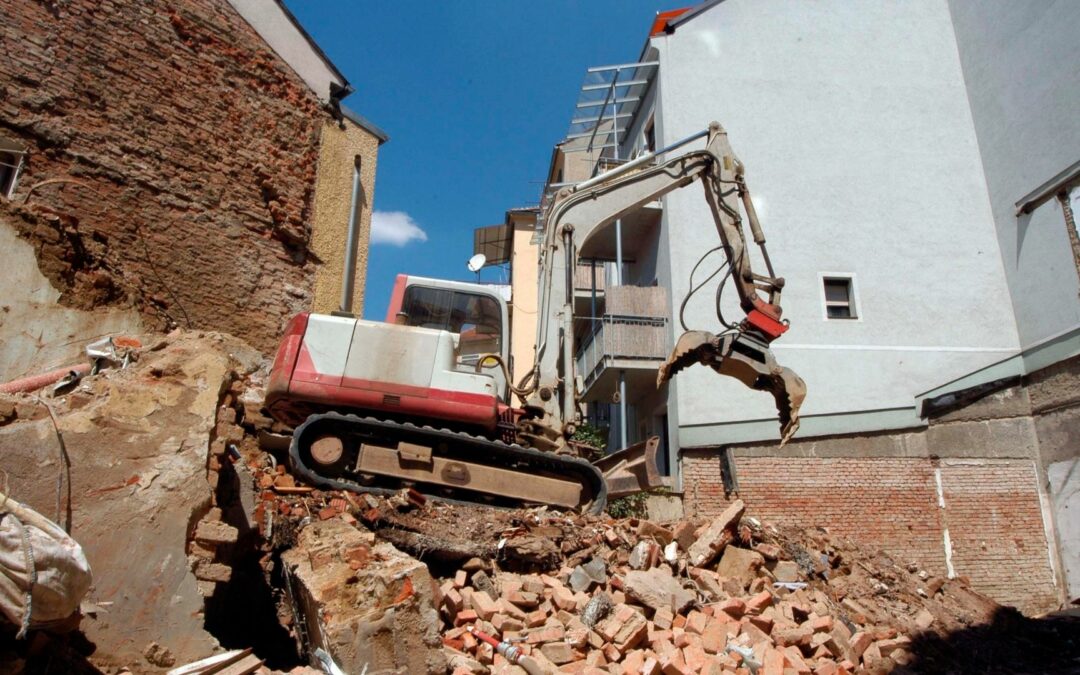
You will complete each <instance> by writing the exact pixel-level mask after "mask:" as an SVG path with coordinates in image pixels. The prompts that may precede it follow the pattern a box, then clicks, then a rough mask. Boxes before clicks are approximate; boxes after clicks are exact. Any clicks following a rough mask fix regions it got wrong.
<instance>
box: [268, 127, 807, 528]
mask: <svg viewBox="0 0 1080 675" xmlns="http://www.w3.org/2000/svg"><path fill="white" fill-rule="evenodd" d="M703 138H704V139H705V148H704V149H695V150H688V151H685V152H682V153H681V154H678V155H675V156H673V157H671V158H670V159H661V158H662V157H665V156H667V155H669V154H671V153H673V151H675V150H677V149H680V148H682V147H683V146H686V145H688V144H690V143H692V142H694V141H697V140H699V139H703ZM695 181H700V182H701V184H702V186H703V187H704V193H705V200H706V202H707V203H708V206H709V208H710V211H711V213H712V216H713V219H714V221H715V225H716V231H717V234H718V236H719V246H718V247H717V248H719V249H720V250H722V251H723V253H724V255H725V257H726V264H727V270H728V274H729V277H727V278H730V279H731V280H732V282H733V286H734V287H735V289H736V291H737V293H738V296H739V301H740V303H739V304H740V307H741V309H742V311H743V313H744V314H745V317H744V318H743V319H742V320H741V321H740V322H739V323H737V324H729V323H726V322H725V321H724V318H723V317H722V316H719V318H720V321H721V323H722V324H723V325H724V326H725V330H724V331H723V332H721V333H718V334H714V333H711V332H708V331H699V330H695V331H687V332H685V333H683V335H682V336H681V337H680V338H679V339H678V341H677V342H676V345H675V348H674V350H673V351H672V353H671V355H670V356H669V357H668V359H667V360H666V361H665V362H664V363H663V364H662V365H661V366H660V368H659V370H658V373H657V386H658V387H659V386H661V385H663V383H664V382H666V381H667V380H669V379H670V378H672V377H673V376H674V375H676V374H677V373H678V372H679V371H680V370H682V369H684V368H687V367H690V366H692V365H694V364H702V365H705V366H707V367H709V368H712V369H713V370H714V371H716V372H717V373H720V374H721V375H727V376H730V377H734V378H735V379H737V380H739V381H740V382H742V383H744V384H745V385H747V386H748V387H751V388H752V389H755V390H759V391H762V392H767V393H769V394H771V395H772V396H773V398H774V400H775V403H776V408H777V412H778V415H779V422H780V438H781V442H782V443H783V442H786V441H787V440H788V439H789V438H791V436H792V435H793V434H794V433H795V431H796V430H797V429H798V426H799V408H800V406H801V405H802V402H803V399H804V397H805V395H806V386H805V384H804V383H803V381H802V379H801V378H799V376H798V375H796V374H795V373H794V372H793V371H791V370H790V369H788V368H785V367H782V366H780V365H779V364H777V362H776V360H775V358H774V357H773V354H772V352H771V351H770V349H769V345H770V343H771V342H772V341H773V340H775V339H776V338H778V337H780V336H781V335H782V334H783V333H784V332H785V331H787V330H788V326H789V324H788V322H787V321H786V320H784V319H783V318H782V310H781V307H780V296H781V292H782V290H783V287H784V279H783V278H782V277H778V276H776V274H775V273H774V272H773V268H772V262H771V261H770V259H769V256H768V253H767V251H766V249H765V237H764V235H763V233H762V231H761V226H760V224H759V222H758V217H757V214H756V212H755V210H754V205H753V203H752V201H751V199H750V192H749V190H748V188H747V186H746V179H745V171H744V167H743V164H742V163H741V162H740V161H739V160H738V158H737V157H736V156H735V153H734V152H733V151H732V149H731V146H730V144H729V142H728V137H727V133H726V132H725V131H724V129H723V128H722V127H721V126H720V125H719V124H718V123H716V122H713V123H712V124H710V125H709V127H708V128H707V129H706V130H703V131H701V132H699V133H697V134H694V135H692V136H689V137H687V138H685V139H683V140H681V141H679V142H677V143H674V144H672V145H670V146H668V147H666V148H663V149H660V150H657V151H655V152H651V153H647V154H644V155H642V156H640V157H638V158H637V159H635V160H633V161H630V162H628V163H626V164H623V165H622V166H619V167H617V168H615V169H612V170H610V171H607V172H605V173H602V174H600V175H598V176H595V177H594V178H591V179H589V180H587V181H584V182H581V183H577V184H575V185H572V186H569V187H564V188H562V189H560V190H559V191H558V192H557V193H556V194H555V196H554V198H553V199H552V200H551V201H550V203H549V204H548V206H547V207H546V208H545V210H544V212H543V214H542V222H543V232H544V235H543V236H544V239H543V243H542V248H541V251H540V277H539V279H540V283H539V301H538V308H539V310H538V312H539V316H538V326H537V335H536V342H535V348H534V355H535V359H534V364H533V366H532V368H531V369H530V370H529V371H528V372H527V373H526V375H525V376H524V377H522V378H520V379H519V381H518V382H517V383H513V382H511V378H510V375H509V368H508V361H509V356H508V352H509V339H508V337H509V332H508V331H509V327H508V320H507V319H508V311H507V304H506V301H505V300H504V299H503V298H502V297H501V296H500V294H499V293H498V291H497V289H496V288H494V287H491V286H485V285H482V284H471V283H463V282H453V281H442V280H435V279H426V278H421V277H412V276H405V275H399V276H398V278H397V280H396V283H395V285H394V290H393V292H392V295H391V301H390V306H389V309H388V311H387V320H386V321H384V322H378V321H369V320H363V319H357V318H355V317H353V316H348V315H345V316H340V315H333V314H329V315H328V314H313V313H306V312H305V313H301V314H299V315H297V316H296V317H294V318H293V319H292V320H291V321H290V322H289V323H288V325H287V327H286V330H285V335H284V337H283V339H282V341H281V343H280V346H279V348H278V351H277V354H276V356H275V359H274V363H273V367H272V369H271V373H270V377H269V380H268V384H267V391H266V402H265V403H266V408H267V409H268V411H269V412H270V414H271V415H272V416H273V417H274V418H275V419H277V420H278V421H280V422H282V423H284V424H286V425H289V426H292V427H294V431H293V435H292V439H291V445H290V449H289V458H290V464H291V469H292V471H293V472H294V473H295V474H298V475H299V476H300V477H302V478H303V479H305V480H307V481H308V482H310V483H312V484H314V485H319V486H323V487H328V488H333V489H345V490H352V491H356V492H372V493H383V494H389V493H392V492H395V491H397V490H399V489H401V487H402V485H408V486H413V487H415V488H416V489H418V490H420V491H421V492H423V493H424V494H427V495H428V496H430V497H433V498H436V499H442V500H446V501H451V502H455V501H459V502H468V503H476V502H481V503H489V504H493V505H528V504H547V505H550V506H554V507H559V508H566V509H572V510H578V511H582V512H586V513H598V512H600V511H602V510H603V508H604V506H605V503H606V500H607V499H609V498H612V497H615V496H619V495H625V494H630V493H632V492H636V491H640V490H647V489H651V488H654V487H657V486H658V485H659V484H660V482H661V477H660V474H659V471H658V470H657V467H656V450H657V447H658V445H659V441H658V439H657V438H655V437H654V438H651V439H649V440H647V441H645V442H643V443H639V444H637V445H635V446H633V447H631V448H626V449H622V450H619V451H617V452H615V453H612V454H610V455H607V456H605V457H603V458H601V459H600V460H598V461H597V462H595V463H593V462H590V461H588V460H587V459H586V458H585V457H583V456H582V455H583V453H582V452H581V449H580V447H579V446H578V444H577V443H576V442H575V441H574V440H573V437H574V434H575V432H576V430H577V428H578V426H579V425H580V424H581V419H582V415H581V410H582V407H583V406H582V404H581V391H582V389H583V385H582V379H581V377H579V376H578V375H577V374H576V373H575V372H574V369H575V360H574V355H575V349H574V331H573V309H574V285H573V271H574V270H575V268H576V265H577V262H578V252H579V251H580V250H582V248H583V247H584V246H585V245H586V244H587V243H588V242H589V241H590V239H591V238H593V237H595V236H598V235H599V234H600V233H601V231H602V229H603V228H604V226H605V225H607V224H609V223H611V222H613V221H614V220H615V219H617V218H620V217H621V216H623V215H626V214H627V213H629V212H631V211H633V210H634V209H637V208H639V207H641V206H642V205H645V204H648V203H649V202H652V201H654V200H656V199H658V198H659V197H661V196H663V195H665V194H667V193H669V192H671V191H673V190H676V189H678V188H681V187H684V186H686V185H689V184H690V183H693V182H695ZM744 213H745V218H744V216H743V214H744ZM744 223H745V224H748V226H749V229H750V232H751V235H752V237H753V240H754V243H755V244H756V245H757V246H758V247H759V250H760V253H761V258H762V260H763V261H764V264H765V267H766V269H765V272H766V274H763V275H762V274H757V273H756V272H754V270H753V269H752V267H751V261H750V255H749V252H748V250H747V242H746V237H745V235H744ZM725 280H726V278H725ZM692 292H693V291H691V293H692ZM717 313H718V315H720V311H719V299H718V301H717ZM511 395H512V396H513V397H514V398H516V401H515V400H514V398H512V397H511Z"/></svg>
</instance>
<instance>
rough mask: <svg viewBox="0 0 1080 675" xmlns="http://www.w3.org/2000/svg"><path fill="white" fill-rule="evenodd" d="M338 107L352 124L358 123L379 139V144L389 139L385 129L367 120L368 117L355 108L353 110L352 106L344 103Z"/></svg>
mask: <svg viewBox="0 0 1080 675" xmlns="http://www.w3.org/2000/svg"><path fill="white" fill-rule="evenodd" d="M340 107H341V114H342V115H343V116H344V117H345V118H346V119H347V120H349V121H350V122H353V123H354V124H356V125H358V126H359V127H361V128H362V129H364V130H366V131H368V132H369V133H370V134H371V135H372V136H374V137H375V138H377V139H379V145H382V144H383V143H385V142H387V141H388V140H390V136H389V135H388V134H387V133H386V132H385V131H383V130H382V129H380V128H379V127H378V126H376V125H375V124H374V123H373V122H371V121H370V120H368V118H366V117H364V116H363V115H361V114H360V113H358V112H356V111H355V110H353V109H352V108H350V107H348V106H346V105H344V104H342V105H341V106H340Z"/></svg>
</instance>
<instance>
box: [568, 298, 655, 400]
mask: <svg viewBox="0 0 1080 675" xmlns="http://www.w3.org/2000/svg"><path fill="white" fill-rule="evenodd" d="M606 305H607V307H606V311H605V313H604V315H603V316H601V317H598V318H597V319H596V320H594V321H593V326H594V329H593V331H592V332H591V333H590V334H589V335H588V336H587V337H586V338H585V339H584V340H582V342H581V348H580V349H579V350H578V353H577V372H578V374H579V375H581V377H582V378H583V379H584V381H585V390H584V392H583V400H584V401H586V402H593V401H610V400H611V397H612V394H613V393H614V392H615V390H616V389H617V387H618V382H619V373H620V372H622V373H624V374H625V378H626V386H627V395H628V397H629V398H631V399H634V398H637V396H635V392H645V391H653V390H655V388H656V369H657V367H658V366H659V365H660V363H661V362H662V361H663V360H664V359H666V358H667V356H668V353H669V352H670V350H671V331H670V328H669V326H668V313H669V312H668V309H667V290H666V289H664V288H659V287H656V286H652V287H647V288H639V287H636V286H613V287H611V288H608V289H607V297H606Z"/></svg>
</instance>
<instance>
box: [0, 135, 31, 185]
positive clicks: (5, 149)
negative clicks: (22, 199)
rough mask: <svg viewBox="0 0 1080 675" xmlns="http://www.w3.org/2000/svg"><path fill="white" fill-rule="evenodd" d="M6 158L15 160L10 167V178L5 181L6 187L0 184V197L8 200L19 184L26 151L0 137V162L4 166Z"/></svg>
mask: <svg viewBox="0 0 1080 675" xmlns="http://www.w3.org/2000/svg"><path fill="white" fill-rule="evenodd" d="M7 157H14V158H15V160H14V162H13V163H12V164H11V165H10V166H11V168H12V171H11V177H10V178H9V179H8V181H7V185H3V184H2V183H0V197H2V198H4V199H8V200H10V199H11V197H12V195H14V194H15V186H16V185H18V184H19V177H20V176H21V175H22V169H23V165H24V164H25V158H26V151H25V150H23V149H21V148H19V147H18V146H17V145H16V144H15V143H13V142H11V141H10V140H9V139H7V138H4V137H2V136H0V162H3V163H4V164H5V165H6V164H7V162H6V161H5V158H7Z"/></svg>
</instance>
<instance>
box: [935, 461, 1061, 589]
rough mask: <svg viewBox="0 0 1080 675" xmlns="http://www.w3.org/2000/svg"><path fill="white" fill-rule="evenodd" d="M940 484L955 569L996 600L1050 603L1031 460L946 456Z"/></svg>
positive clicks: (1050, 584) (1051, 580)
mask: <svg viewBox="0 0 1080 675" xmlns="http://www.w3.org/2000/svg"><path fill="white" fill-rule="evenodd" d="M941 485H942V491H943V494H944V498H945V509H944V517H945V523H946V525H948V528H949V537H950V540H951V542H952V562H953V567H954V568H955V569H956V571H957V573H958V574H964V575H966V576H968V577H970V578H971V580H972V583H973V584H975V585H976V587H978V588H985V589H992V591H993V593H992V595H993V597H994V598H995V599H996V600H998V601H999V602H1004V603H1007V604H1011V605H1015V606H1017V607H1021V608H1050V607H1053V606H1054V605H1055V602H1056V600H1055V594H1054V593H1053V584H1054V578H1053V574H1052V572H1051V570H1050V561H1049V557H1048V552H1047V548H1046V538H1045V535H1044V529H1043V517H1042V511H1041V509H1040V506H1039V498H1038V493H1037V491H1036V489H1037V485H1036V478H1035V464H1034V462H1026V461H990V460H987V461H976V462H970V461H968V462H964V461H959V460H954V461H948V460H946V461H943V462H942V466H941Z"/></svg>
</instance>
